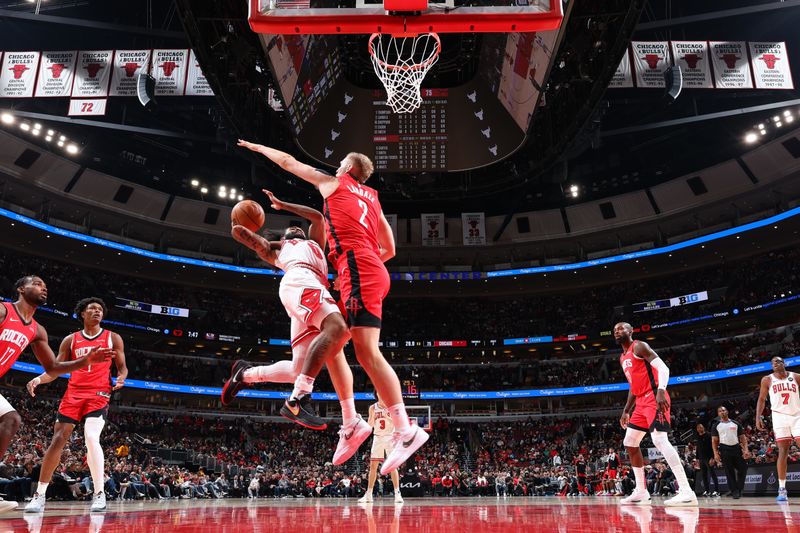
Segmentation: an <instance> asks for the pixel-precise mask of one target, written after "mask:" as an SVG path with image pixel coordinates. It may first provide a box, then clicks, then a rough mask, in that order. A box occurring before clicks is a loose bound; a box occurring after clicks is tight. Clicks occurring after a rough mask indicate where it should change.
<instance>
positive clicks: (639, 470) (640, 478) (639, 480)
mask: <svg viewBox="0 0 800 533" xmlns="http://www.w3.org/2000/svg"><path fill="white" fill-rule="evenodd" d="M633 477H634V478H635V479H636V489H635V490H636V492H644V491H646V490H647V483H645V481H644V467H643V466H634V467H633Z"/></svg>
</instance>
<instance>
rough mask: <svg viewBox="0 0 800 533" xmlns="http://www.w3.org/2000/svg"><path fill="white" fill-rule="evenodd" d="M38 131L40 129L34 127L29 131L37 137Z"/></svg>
mask: <svg viewBox="0 0 800 533" xmlns="http://www.w3.org/2000/svg"><path fill="white" fill-rule="evenodd" d="M39 131H40V130H36V129H34V130H32V131H31V133H32V134H33V135H34V136H36V137H38V136H39Z"/></svg>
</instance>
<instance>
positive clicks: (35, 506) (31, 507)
mask: <svg viewBox="0 0 800 533" xmlns="http://www.w3.org/2000/svg"><path fill="white" fill-rule="evenodd" d="M44 502H45V497H44V494H39V493H38V492H37V493H36V494H34V495H33V498H31V501H29V502H28V505H26V506H25V512H26V513H41V512H44Z"/></svg>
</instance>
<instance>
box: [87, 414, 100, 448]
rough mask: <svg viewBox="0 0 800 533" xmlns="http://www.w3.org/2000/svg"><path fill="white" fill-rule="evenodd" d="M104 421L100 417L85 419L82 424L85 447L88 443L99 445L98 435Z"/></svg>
mask: <svg viewBox="0 0 800 533" xmlns="http://www.w3.org/2000/svg"><path fill="white" fill-rule="evenodd" d="M105 425H106V421H105V420H103V418H102V417H92V418H87V419H86V420H85V421H84V423H83V435H84V437H85V438H86V445H87V446H88V445H89V443H92V444H94V443H98V444H99V443H100V434H101V433H102V432H103V427H104V426H105Z"/></svg>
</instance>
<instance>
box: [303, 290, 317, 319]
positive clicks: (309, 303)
mask: <svg viewBox="0 0 800 533" xmlns="http://www.w3.org/2000/svg"><path fill="white" fill-rule="evenodd" d="M320 305H322V289H311V288H308V289H303V294H301V295H300V307H301V308H302V309H303V310H305V312H306V318H307V317H309V316H311V315H312V314H314V312H315V311H316V310H317V309H319V306H320Z"/></svg>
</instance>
